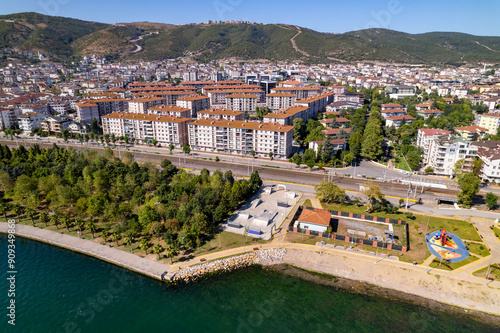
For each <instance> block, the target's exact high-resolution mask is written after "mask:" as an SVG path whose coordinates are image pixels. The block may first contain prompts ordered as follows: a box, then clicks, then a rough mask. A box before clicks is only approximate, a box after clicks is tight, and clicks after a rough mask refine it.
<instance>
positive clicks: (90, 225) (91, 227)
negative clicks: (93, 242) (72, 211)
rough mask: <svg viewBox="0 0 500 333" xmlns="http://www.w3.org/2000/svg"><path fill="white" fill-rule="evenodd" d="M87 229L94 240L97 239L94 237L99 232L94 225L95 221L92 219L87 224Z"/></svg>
mask: <svg viewBox="0 0 500 333" xmlns="http://www.w3.org/2000/svg"><path fill="white" fill-rule="evenodd" d="M86 229H87V230H88V231H89V232H90V233H91V234H92V238H95V237H94V234H95V232H96V231H97V227H96V225H95V223H94V220H93V219H90V220H89V221H88V222H87V226H86Z"/></svg>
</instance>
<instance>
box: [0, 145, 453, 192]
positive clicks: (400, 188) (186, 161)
mask: <svg viewBox="0 0 500 333" xmlns="http://www.w3.org/2000/svg"><path fill="white" fill-rule="evenodd" d="M0 143H2V144H7V145H8V146H10V147H17V145H18V144H25V145H26V146H27V147H29V146H30V145H32V144H35V143H37V144H39V145H40V146H41V147H52V146H53V144H54V142H47V141H43V140H40V141H33V140H19V142H16V140H13V141H12V140H9V139H5V138H0ZM58 145H59V146H61V147H65V146H68V147H72V148H74V149H76V150H85V149H87V148H91V149H95V150H98V151H102V150H104V149H105V147H103V146H88V145H85V144H84V145H82V144H80V143H77V142H69V143H68V144H66V143H63V142H58ZM140 148H141V147H140V146H135V147H131V149H129V150H127V151H129V152H130V153H132V155H133V156H134V158H135V160H136V161H137V162H143V163H144V162H152V163H155V164H160V163H161V161H162V160H163V159H165V158H166V159H169V160H170V161H172V163H173V164H174V165H176V166H178V167H180V168H184V169H187V170H201V169H203V168H206V169H208V170H209V171H211V172H213V171H215V170H217V169H220V170H221V171H223V172H224V171H226V170H231V171H232V172H233V174H234V175H235V176H240V177H242V176H243V177H244V176H249V175H250V174H251V173H252V171H253V170H258V171H259V174H260V176H261V178H262V179H268V180H273V181H278V182H284V183H295V184H304V185H317V184H319V183H320V182H321V181H322V180H323V179H327V178H328V174H327V173H325V172H323V171H314V172H311V171H309V170H308V168H306V167H302V168H301V169H300V170H299V169H287V168H270V167H262V166H257V163H252V160H251V159H248V160H246V161H245V162H246V163H241V162H240V161H235V162H230V161H219V162H215V161H214V160H210V159H207V158H197V157H193V156H189V155H186V156H184V155H181V154H177V155H169V154H168V153H167V154H161V153H158V152H154V153H153V152H140V151H138V150H139V149H140ZM117 150H118V149H115V154H116V155H118V153H117ZM119 150H120V151H121V152H124V151H125V150H124V149H123V148H122V149H119ZM331 179H332V178H331ZM333 181H334V182H335V183H336V184H337V185H338V186H339V187H341V188H343V189H345V190H349V191H359V190H360V185H363V183H365V182H366V179H357V178H354V179H353V178H347V177H343V176H333ZM374 182H376V183H377V184H378V185H379V186H380V187H381V190H382V192H383V193H384V195H389V196H395V197H401V198H406V197H407V193H408V189H409V186H408V185H403V184H399V183H388V182H386V183H384V182H380V181H374ZM411 190H412V191H413V192H412V194H411V195H410V196H409V197H410V199H418V198H422V199H424V200H425V199H435V198H436V197H444V196H451V197H456V193H457V192H456V191H455V190H440V189H427V188H425V189H424V192H423V193H421V188H418V189H417V191H416V192H417V193H416V194H415V187H413V188H412V189H411Z"/></svg>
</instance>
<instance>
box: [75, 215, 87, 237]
mask: <svg viewBox="0 0 500 333" xmlns="http://www.w3.org/2000/svg"><path fill="white" fill-rule="evenodd" d="M75 224H76V228H77V229H78V231H79V232H80V234H79V235H83V230H84V229H85V221H84V220H83V219H82V218H81V217H77V218H76V219H75Z"/></svg>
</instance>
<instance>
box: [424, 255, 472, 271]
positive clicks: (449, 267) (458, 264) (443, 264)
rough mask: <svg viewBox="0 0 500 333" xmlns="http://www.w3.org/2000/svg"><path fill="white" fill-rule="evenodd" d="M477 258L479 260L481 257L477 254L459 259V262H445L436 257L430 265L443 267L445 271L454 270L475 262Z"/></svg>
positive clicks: (438, 267)
mask: <svg viewBox="0 0 500 333" xmlns="http://www.w3.org/2000/svg"><path fill="white" fill-rule="evenodd" d="M476 260H479V258H478V257H476V256H469V257H467V258H466V259H464V260H462V261H459V262H445V261H444V260H443V261H442V262H441V261H439V260H437V259H434V260H433V261H432V262H431V263H430V264H429V267H432V268H436V269H442V270H445V271H452V270H454V269H457V268H460V267H462V266H465V265H467V264H470V263H471V262H474V261H476Z"/></svg>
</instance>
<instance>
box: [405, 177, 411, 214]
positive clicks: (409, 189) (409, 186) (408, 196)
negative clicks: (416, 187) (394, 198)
mask: <svg viewBox="0 0 500 333" xmlns="http://www.w3.org/2000/svg"><path fill="white" fill-rule="evenodd" d="M410 193H411V183H410V182H409V183H408V192H406V209H408V200H409V199H410Z"/></svg>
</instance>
